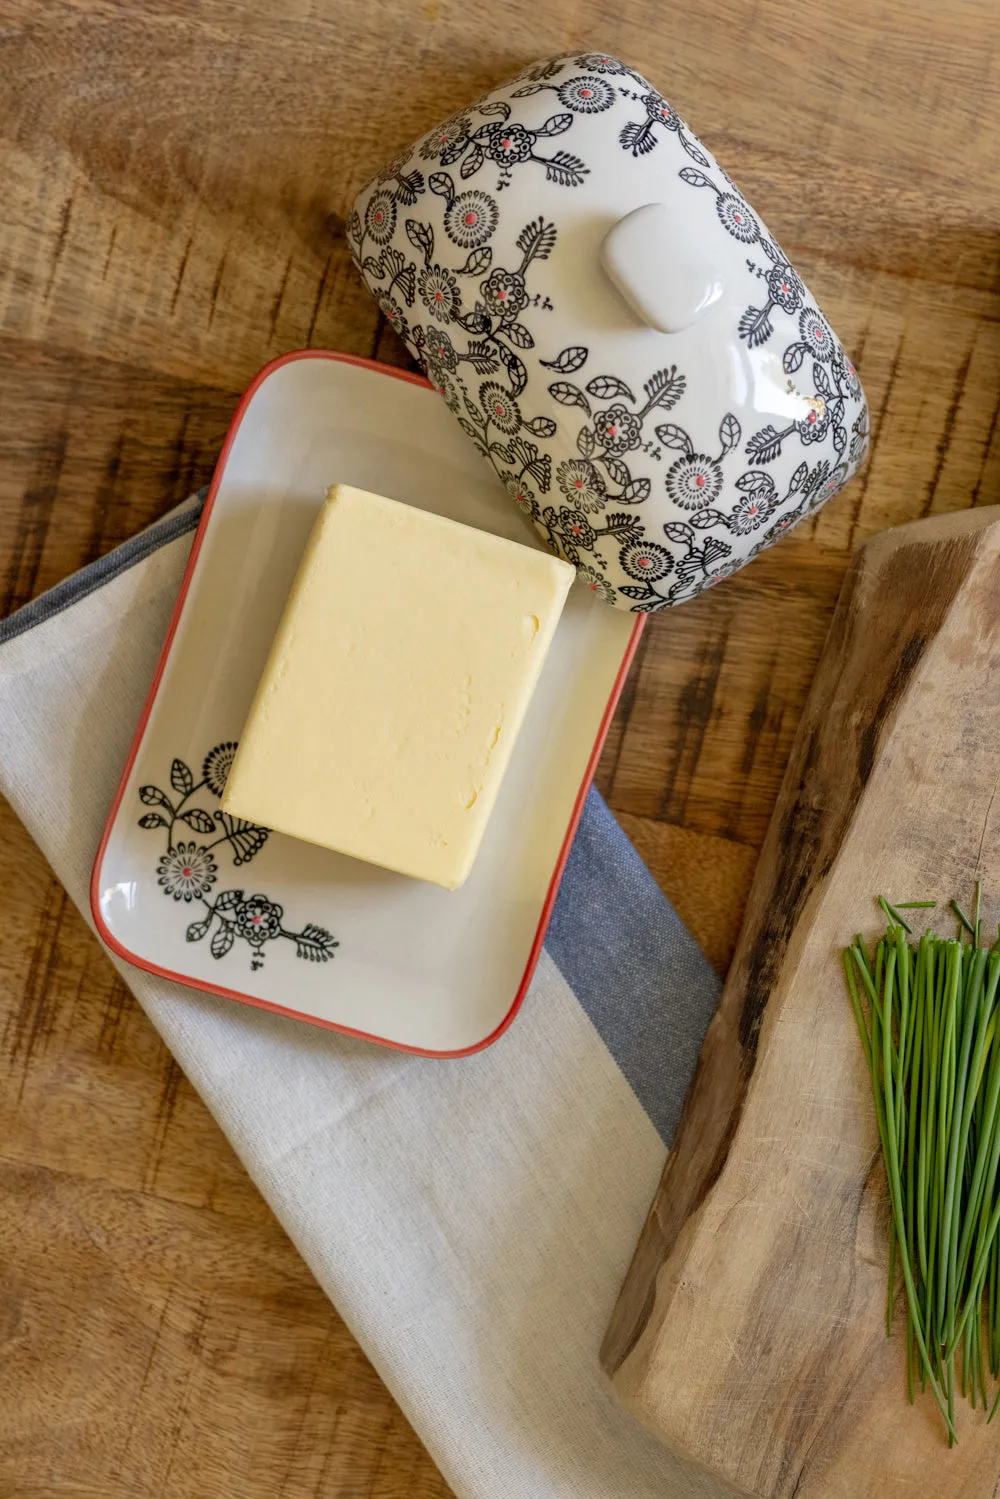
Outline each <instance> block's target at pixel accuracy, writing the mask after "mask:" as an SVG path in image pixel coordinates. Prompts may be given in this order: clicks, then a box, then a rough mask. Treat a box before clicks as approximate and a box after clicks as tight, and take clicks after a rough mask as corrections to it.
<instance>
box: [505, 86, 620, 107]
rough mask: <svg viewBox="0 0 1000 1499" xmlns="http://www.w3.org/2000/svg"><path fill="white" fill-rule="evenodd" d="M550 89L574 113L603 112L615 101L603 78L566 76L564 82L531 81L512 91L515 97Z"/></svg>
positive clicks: (520, 97)
mask: <svg viewBox="0 0 1000 1499" xmlns="http://www.w3.org/2000/svg"><path fill="white" fill-rule="evenodd" d="M546 89H550V90H551V91H552V93H554V94H555V96H556V98H557V99H558V100H559V103H560V104H562V105H564V106H565V108H566V109H569V110H572V112H573V113H574V114H583V115H593V114H603V113H604V111H605V110H606V109H610V108H611V106H612V105H613V104H614V102H615V91H614V89H613V88H612V87H611V85H610V84H609V83H606V82H605V81H604V79H603V78H593V77H582V78H567V79H566V80H565V82H564V83H559V84H551V83H539V82H532V83H528V84H526V85H525V87H524V88H519V89H516V90H515V91H514V98H515V99H523V98H525V97H526V95H528V94H540V93H543V92H544V91H545V90H546Z"/></svg>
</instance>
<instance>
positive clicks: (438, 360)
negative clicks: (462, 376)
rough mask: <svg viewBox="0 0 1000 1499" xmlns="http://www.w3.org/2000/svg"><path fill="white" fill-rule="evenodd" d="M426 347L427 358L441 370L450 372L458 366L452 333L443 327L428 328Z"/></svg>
mask: <svg viewBox="0 0 1000 1499" xmlns="http://www.w3.org/2000/svg"><path fill="white" fill-rule="evenodd" d="M424 347H425V348H426V350H427V358H428V359H429V360H430V361H431V362H432V363H433V364H435V365H436V366H437V368H438V369H439V370H445V371H447V372H448V373H449V374H450V373H451V372H452V371H453V370H456V369H457V368H458V354H457V352H456V350H455V345H454V344H453V343H452V341H451V335H450V334H448V333H446V332H445V331H444V329H443V328H428V329H427V334H426V341H425V345H424Z"/></svg>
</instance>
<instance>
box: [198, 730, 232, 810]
mask: <svg viewBox="0 0 1000 1499" xmlns="http://www.w3.org/2000/svg"><path fill="white" fill-rule="evenodd" d="M235 759H236V740H235V739H227V740H226V741H225V743H223V744H217V745H216V746H215V747H214V749H210V750H209V752H208V754H207V755H206V756H205V758H204V760H203V761H202V765H201V778H202V781H203V782H204V783H205V786H206V787H207V788H208V790H209V791H210V792H211V793H212V795H213V796H219V797H221V795H222V793H223V792H224V791H225V789H226V782H227V781H228V780H229V772H230V770H231V769H232V765H233V761H234V760H235Z"/></svg>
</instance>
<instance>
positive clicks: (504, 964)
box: [91, 350, 642, 1056]
mask: <svg viewBox="0 0 1000 1499" xmlns="http://www.w3.org/2000/svg"><path fill="white" fill-rule="evenodd" d="M334 480H336V481H339V482H342V483H345V484H351V485H355V486H357V487H358V488H361V489H366V490H370V491H374V492H375V493H378V494H382V495H386V496H388V497H389V498H391V499H403V500H405V501H406V502H407V503H409V504H412V505H417V506H420V507H423V508H425V509H428V510H434V511H436V512H437V513H439V514H441V515H444V516H447V517H449V518H450V519H452V520H457V521H461V522H464V523H465V524H467V525H471V526H475V527H478V528H480V529H481V530H488V531H492V532H494V533H495V534H497V535H500V536H504V537H507V538H508V539H510V540H514V541H519V542H522V543H525V544H527V545H529V546H540V545H541V543H540V542H539V541H538V540H537V539H536V537H535V535H534V532H533V529H532V527H531V526H530V524H529V523H528V521H527V520H526V518H525V517H523V516H521V515H520V514H519V512H518V511H517V510H516V509H515V508H514V507H512V506H511V505H510V503H509V498H508V496H507V495H506V492H505V491H504V489H503V487H502V486H501V485H500V483H499V481H497V480H496V479H495V477H494V476H492V475H491V473H490V471H489V470H488V469H487V468H486V467H485V465H483V464H482V463H481V461H480V460H479V459H478V456H477V454H476V453H475V450H474V449H472V448H471V446H470V445H469V444H468V443H467V442H466V440H465V439H464V437H463V434H462V433H461V431H460V430H459V429H458V427H457V425H456V424H455V423H454V422H453V421H452V418H451V416H450V413H449V412H448V411H447V409H446V408H445V407H444V405H443V403H442V402H440V401H439V400H438V398H437V396H436V395H435V394H434V392H433V390H432V389H431V388H430V386H429V385H428V384H427V382H426V381H424V380H423V379H421V378H420V377H418V376H414V375H410V374H406V373H404V372H402V371H399V370H393V369H389V368H387V367H385V366H380V365H377V364H373V363H372V362H371V361H368V360H359V359H355V358H352V357H350V356H345V355H337V354H331V353H325V352H321V351H315V350H309V351H303V352H302V353H299V354H291V355H286V356H284V357H283V358H282V359H279V360H277V361H275V362H274V363H273V364H272V365H269V366H268V367H267V368H265V369H264V370H263V371H261V373H260V374H259V375H258V377H257V378H256V380H255V381H254V382H253V384H252V385H251V386H250V388H249V390H248V391H247V393H246V395H245V396H244V398H243V401H242V403H241V405H240V407H239V410H238V411H237V413H236V416H235V418H234V420H233V424H232V427H231V429H230V432H229V435H228V437H227V439H226V444H225V446H224V448H223V452H222V455H221V457H220V460H219V464H218V467H217V469H216V473H215V477H214V479H213V482H212V487H211V490H210V492H209V496H208V499H207V501H206V504H205V509H204V512H203V515H202V519H201V523H200V526H199V528H198V531H197V534H196V536H195V539H194V543H193V546H192V550H191V558H190V562H189V564H188V569H187V572H186V574H185V578H184V582H183V584H182V587H181V592H180V596H179V599H178V604H177V608H176V610H175V614H174V618H173V620H172V622H171V626H170V630H169V631H168V635H167V640H166V644H165V646H164V652H163V656H162V658H161V661H160V664H159V667H158V669H157V672H156V675H155V678H154V681H153V685H152V688H151V690H150V695H149V698H148V700H147V702H146V705H145V708H144V710H143V714H142V717H141V720H140V723H139V728H138V730H137V733H136V737H135V740H134V742H133V745H132V748H131V751H130V754H129V758H128V762H127V764H126V767H125V771H124V774H123V777H122V780H121V783H120V785H119V788H118V791H117V794H116V796H115V800H114V804H113V806H112V809H111V814H110V817H109V821H108V825H107V827H106V829H105V832H104V836H103V838H102V840H101V844H100V847H99V850H98V853H97V858H96V860H95V864H94V870H93V877H92V884H91V908H92V912H93V917H94V921H95V924H96V926H97V929H98V931H99V933H100V935H101V936H102V938H103V939H104V941H105V942H106V943H107V945H108V946H109V947H110V948H111V949H112V951H114V952H115V953H116V954H118V956H120V957H122V958H124V959H126V960H127V961H129V962H132V963H134V964H136V965H137V966H139V967H141V968H144V969H146V970H147V971H150V972H153V973H156V974H158V975H160V976H162V977H166V978H168V979H173V980H176V981H177V982H180V983H182V984H187V985H190V986H193V987H194V988H197V989H202V990H207V991H208V992H210V993H213V994H219V995H223V996H225V997H227V998H230V999H235V1000H239V1001H242V1002H243V1003H246V1004H251V1005H256V1006H260V1007H263V1008H265V1009H272V1010H276V1011H278V1012H280V1013H282V1014H286V1015H291V1016H293V1017H295V1018H298V1019H302V1020H306V1021H310V1022H313V1023H315V1024H318V1025H323V1026H327V1027H330V1028H332V1029H335V1030H339V1031H343V1032H347V1033H349V1034H353V1035H358V1036H363V1037H365V1038H367V1039H370V1040H374V1041H379V1042H382V1043H385V1044H387V1045H390V1046H396V1047H401V1048H403V1049H405V1050H410V1051H416V1052H422V1053H427V1054H430V1055H434V1056H461V1055H464V1054H467V1053H469V1052H472V1051H477V1050H479V1049H481V1048H482V1047H483V1046H486V1045H488V1044H489V1043H490V1042H491V1041H493V1040H495V1039H496V1038H497V1037H498V1036H499V1035H500V1034H501V1033H502V1032H503V1030H504V1029H505V1028H506V1026H507V1025H508V1024H509V1023H510V1021H511V1020H512V1019H513V1017H514V1015H515V1014H516V1012H517V1009H518V1008H519V1006H520V1004H521V1001H522V1000H523V998H524V995H525V993H526V991H527V988H528V984H529V982H530V979H531V975H532V972H533V971H534V967H535V964H536V962H537V959H538V956H539V953H540V951H541V946H542V941H543V939H544V934H545V927H546V925H547V922H548V917H549V914H550V912H551V909H552V905H553V902H554V900H555V895H556V891H557V889H558V883H559V876H560V874H561V871H562V867H563V864H564V862H565V858H566V854H567V853H568V850H569V845H570V842H571V840H572V835H573V832H574V830H575V827H576V823H577V821H578V818H579V814H580V811H581V809H582V805H583V800H584V797H585V795H586V791H587V788H588V786H589V784H590V780H591V778H592V775H593V771H594V767H595V764H596V760H597V755H598V753H599V750H600V746H601V743H602V742H603V738H604V735H605V733H606V730H607V726H608V723H609V721H610V716H611V712H612V710H613V707H614V703H615V701H616V699H617V695H618V692H619V690H620V688H621V685H622V682H623V680H624V676H625V673H626V670H627V667H628V663H629V661H630V659H631V656H632V654H633V652H634V650H635V646H636V644H637V642H638V638H639V634H640V632H641V628H642V620H641V619H635V618H630V617H629V616H628V615H627V614H625V613H623V612H621V611H617V610H612V609H608V608H606V607H605V606H604V605H603V604H602V603H601V602H600V600H599V599H597V598H596V597H595V595H594V593H593V592H592V591H590V590H588V588H587V587H586V586H585V585H583V584H580V583H576V584H574V586H573V587H572V588H571V589H570V592H569V596H568V598H567V602H566V605H565V607H564V610H563V613H562V617H561V619H560V622H559V625H558V627H557V629H556V631H555V634H554V637H553V640H552V644H551V647H550V650H549V654H548V657H547V660H546V662H545V665H544V668H543V670H542V673H541V676H540V678H539V682H538V686H537V689H536V691H535V694H534V697H533V699H532V702H531V705H530V707H529V708H528V711H527V713H526V715H525V718H524V722H523V725H522V728H521V734H520V737H519V739H518V742H517V745H516V747H515V749H514V752H513V755H512V757H511V761H510V765H509V767H508V770H507V774H506V777H505V779H504V782H503V784H502V786H501V788H500V791H499V795H498V797H497V802H496V806H495V808H494V811H493V815H492V818H491V820H490V823H489V826H488V828H487V830H486V834H485V836H484V839H483V843H482V846H481V848H480V851H479V855H478V857H477V860H476V864H475V866H474V868H473V870H472V872H471V874H470V875H469V877H468V879H467V880H466V881H465V883H464V884H463V885H462V886H461V888H460V889H458V890H455V891H449V890H443V889H440V888H438V887H436V886H434V885H430V884H426V883H424V882H422V881H418V880H413V879H409V878H408V877H406V876H405V875H400V874H393V873H391V872H389V871H387V870H384V869H380V868H377V867H375V866H374V865H372V864H368V863H364V862H362V861H360V860H358V859H352V858H349V857H347V856H345V855H343V854H336V853H333V852H331V851H330V850H328V849H324V848H320V847H317V846H315V845H313V844H309V843H305V842H302V841H300V840H299V839H297V838H290V837H286V836H283V835H281V834H279V833H275V832H270V831H269V830H268V829H267V828H266V827H264V826H260V825H258V824H256V823H254V822H252V821H249V820H246V819H242V818H239V817H236V816H234V815H232V814H231V813H228V812H226V811H225V810H224V808H223V805H222V794H223V790H224V787H225V783H226V779H227V776H228V771H229V768H230V765H231V763H232V760H233V757H234V755H235V751H236V746H237V741H238V740H239V737H240V733H241V730H242V727H243V724H244V721H245V719H246V716H247V712H248V709H249V707H250V704H251V701H252V698H253V695H254V691H255V688H256V686H257V683H258V681H259V679H260V676H261V672H262V669H263V667H264V664H265V661H266V659H267V655H268V651H269V649H270V646H271V642H272V640H273V638H274V635H275V631H276V629H277V627H278V623H279V620H280V617H281V614H282V611H283V609H284V607H285V603H286V600H287V597H288V593H289V589H290V587H291V584H292V580H293V578H294V576H295V572H296V569H297V567H298V565H299V561H300V559H301V556H302V552H303V548H304V547H305V544H306V540H307V537H308V535H309V532H310V530H311V528H312V526H313V524H314V522H315V520H316V517H317V515H318V513H319V511H320V508H321V506H322V503H323V499H324V495H325V492H326V489H327V486H328V485H329V484H330V483H331V482H332V481H334Z"/></svg>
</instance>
